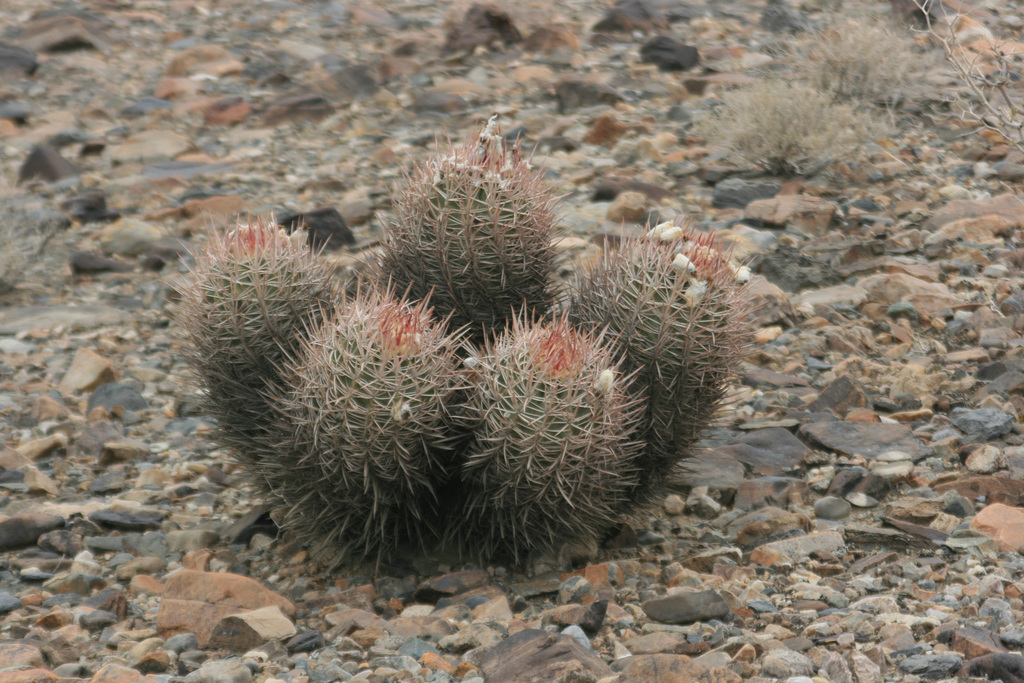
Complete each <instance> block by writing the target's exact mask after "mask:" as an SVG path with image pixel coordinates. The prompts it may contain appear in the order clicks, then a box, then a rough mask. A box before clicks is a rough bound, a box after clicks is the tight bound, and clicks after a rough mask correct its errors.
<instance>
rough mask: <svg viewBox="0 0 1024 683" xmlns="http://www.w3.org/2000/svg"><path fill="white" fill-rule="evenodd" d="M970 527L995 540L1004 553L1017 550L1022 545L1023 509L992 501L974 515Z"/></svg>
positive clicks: (1023, 533)
mask: <svg viewBox="0 0 1024 683" xmlns="http://www.w3.org/2000/svg"><path fill="white" fill-rule="evenodd" d="M971 528H972V529H974V530H975V531H980V532H981V533H983V534H985V535H986V536H988V537H989V538H991V539H992V540H993V541H995V542H996V545H998V546H999V549H1000V550H1002V551H1003V552H1004V553H1008V552H1014V553H1015V552H1018V551H1020V549H1021V547H1022V546H1024V509H1021V508H1016V507H1010V506H1009V505H1003V504H1002V503H993V504H992V505H988V506H986V507H985V508H984V509H982V511H981V512H979V513H978V514H977V515H975V516H974V519H972V520H971Z"/></svg>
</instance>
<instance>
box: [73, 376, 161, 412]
mask: <svg viewBox="0 0 1024 683" xmlns="http://www.w3.org/2000/svg"><path fill="white" fill-rule="evenodd" d="M148 407H149V404H148V403H146V399H144V398H142V394H140V393H139V390H138V389H136V388H135V387H134V386H132V385H131V384H127V383H124V382H107V383H106V384H101V385H99V386H98V387H96V389H94V390H93V392H92V394H91V395H90V396H89V407H88V409H87V410H88V412H90V413H91V412H92V411H93V409H94V408H105V409H107V410H109V411H114V410H116V409H118V408H121V409H123V410H145V409H146V408H148Z"/></svg>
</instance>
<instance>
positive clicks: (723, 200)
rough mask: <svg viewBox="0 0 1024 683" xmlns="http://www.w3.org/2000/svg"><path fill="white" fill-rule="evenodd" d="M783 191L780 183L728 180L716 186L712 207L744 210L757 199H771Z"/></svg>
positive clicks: (739, 179)
mask: <svg viewBox="0 0 1024 683" xmlns="http://www.w3.org/2000/svg"><path fill="white" fill-rule="evenodd" d="M781 189H782V185H781V184H780V183H773V182H753V181H750V180H744V179H743V178H726V179H725V180H723V181H722V182H720V183H718V184H717V185H715V191H714V193H713V194H712V195H711V206H713V207H715V208H716V209H744V208H746V206H747V204H749V203H750V202H752V201H754V200H755V199H771V198H772V197H774V196H775V195H777V194H778V193H779V190H781Z"/></svg>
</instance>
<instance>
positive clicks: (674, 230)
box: [658, 225, 683, 242]
mask: <svg viewBox="0 0 1024 683" xmlns="http://www.w3.org/2000/svg"><path fill="white" fill-rule="evenodd" d="M682 234H683V229H682V228H680V227H679V226H678V225H675V226H672V227H671V228H669V229H668V230H664V231H662V233H661V234H660V235H658V239H659V240H661V241H662V242H674V241H676V240H677V239H679V236H680V235H682Z"/></svg>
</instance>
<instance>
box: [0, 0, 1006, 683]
mask: <svg viewBox="0 0 1024 683" xmlns="http://www.w3.org/2000/svg"><path fill="white" fill-rule="evenodd" d="M943 8H945V9H943ZM957 10H962V11H963V12H965V13H966V14H967V17H968V18H967V19H962V18H961V17H958V16H956V11H957ZM930 14H931V15H932V16H931V18H932V19H933V21H934V24H935V25H934V26H933V29H934V31H933V33H932V34H929V33H927V31H926V30H925V29H923V28H921V24H920V22H918V23H917V24H915V23H914V20H915V16H914V15H915V8H914V7H913V6H911V5H908V4H907V3H906V2H903V1H901V0H894V1H893V2H892V3H890V2H874V1H873V0H840V1H832V2H825V0H803V1H800V0H791V1H788V2H786V1H783V2H779V1H777V0H771V1H770V2H767V3H765V2H762V1H761V0H723V1H714V0H707V1H706V2H700V0H694V1H693V2H680V1H677V0H627V1H626V2H623V3H621V4H618V5H613V4H611V3H608V2H600V3H591V2H582V1H580V0H565V1H563V2H559V3H548V2H540V1H538V0H524V1H522V2H518V3H508V4H500V3H499V4H494V5H479V6H471V5H469V4H468V3H444V2H430V1H425V0H395V1H393V2H387V1H385V0H377V1H374V0H364V1H363V2H360V3H357V2H347V1H346V2H342V1H338V0H331V1H323V2H320V1H312V0H268V1H244V0H222V1H219V0H205V1H200V2H192V1H188V2H186V1H182V0H82V1H81V2H67V3H64V2H59V3H58V2H54V3H40V2H35V1H33V0H5V2H4V3H2V4H0V177H2V178H3V179H4V180H5V185H4V186H3V189H2V190H0V225H2V226H3V228H2V230H3V235H4V241H5V242H6V244H4V245H3V246H2V249H3V251H4V254H3V255H0V264H3V265H4V270H2V271H0V283H2V284H3V285H4V289H5V291H4V292H3V293H2V294H0V425H2V427H0V435H2V440H3V443H2V450H0V683H15V682H17V683H29V682H31V683H36V682H49V681H62V682H68V683H70V682H73V681H75V682H77V681H90V682H92V683H141V682H149V683H156V682H159V683H171V682H174V681H187V682H189V683H222V682H230V683H247V682H249V681H256V682H258V683H282V682H290V683H304V682H307V681H313V682H322V683H327V682H329V681H349V680H360V681H361V680H365V681H374V682H377V683H383V682H384V681H431V682H435V683H444V682H451V681H481V680H483V681H486V682H487V683H509V682H520V681H521V682H527V681H537V682H540V681H552V682H555V681H560V682H564V683H583V682H586V681H590V682H600V683H613V682H614V683H631V682H651V683H670V682H675V681H707V682H712V681H714V682H721V683H724V682H726V681H739V680H757V681H770V680H782V681H789V682H790V683H807V682H809V681H815V682H822V681H831V682H833V683H840V682H842V683H846V682H852V683H878V682H880V681H883V680H902V681H920V680H942V679H953V678H956V677H966V678H974V679H988V680H1002V681H1004V682H1005V683H1010V682H1011V681H1013V682H1016V681H1022V680H1024V657H1022V655H1021V654H1020V648H1021V646H1024V624H1022V623H1021V622H1020V621H1018V620H1024V558H1022V557H1021V554H1020V549H1021V546H1022V545H1024V436H1022V435H1024V426H1022V422H1024V351H1022V348H1024V291H1022V287H1021V285H1022V283H1024V272H1022V269H1024V249H1022V245H1024V199H1022V197H1021V190H1022V188H1021V183H1022V181H1024V151H1022V148H1021V147H1020V146H1016V145H1015V144H1014V143H1015V142H1016V140H1015V138H1014V134H1013V133H1014V131H1013V130H1012V129H1006V128H1004V130H1003V132H1004V133H1005V134H1006V135H1005V136H1004V135H1001V134H1000V133H998V132H994V131H992V130H990V129H988V128H986V127H985V126H984V125H982V124H981V123H979V122H978V121H977V120H973V119H971V118H970V116H969V115H968V116H966V117H965V116H964V115H963V114H964V110H965V109H966V108H968V107H973V108H974V109H975V110H977V111H980V107H979V102H978V100H977V99H974V98H975V97H976V95H977V94H978V93H976V92H975V91H973V90H972V88H971V87H970V86H971V84H970V83H969V82H968V81H965V79H964V78H963V74H962V73H960V72H958V71H957V69H956V68H954V67H953V66H952V65H951V64H950V62H949V61H948V60H947V59H946V58H945V56H944V54H943V49H942V45H941V42H942V40H940V38H944V39H945V40H946V41H947V43H948V44H949V45H950V46H951V47H952V48H953V49H954V50H955V51H956V54H958V55H960V56H961V57H962V58H965V59H966V60H968V61H967V63H970V64H972V65H974V67H976V68H977V73H980V74H983V75H985V76H986V77H991V78H993V79H996V80H1001V82H1002V83H1003V86H1002V88H1001V89H999V88H989V89H985V88H984V87H982V94H986V95H988V96H989V97H991V98H993V100H994V101H996V102H997V106H998V103H999V102H1001V101H1002V100H1000V99H999V98H1001V97H1003V96H1004V95H1006V96H1007V97H1008V98H1009V100H1008V101H1010V102H1011V103H1012V102H1013V101H1016V99H1015V98H1017V97H1018V96H1019V91H1018V90H1017V86H1018V83H1019V81H1020V72H1019V71H1015V70H1014V69H1015V68H1017V66H1018V65H1017V62H1016V61H1015V60H1016V57H1015V55H1014V50H1015V49H1016V48H1017V47H1024V45H1021V44H1020V43H1017V42H1016V41H1017V40H1018V39H1019V38H1020V32H1021V30H1022V28H1024V11H1022V10H1021V8H1020V7H1019V6H1018V5H1017V4H1016V3H1014V2H1005V1H1003V0H992V2H988V3H982V2H979V3H978V4H977V5H976V6H975V7H966V6H961V5H960V4H958V3H955V2H950V3H948V4H947V5H939V4H938V3H934V4H933V5H932V6H931V12H930ZM918 18H919V17H918ZM915 26H916V28H915ZM942 27H946V28H945V29H943V28H942ZM942 30H946V33H942ZM847 40H849V41H852V42H849V43H844V42H843V41H847ZM844 44H852V45H854V48H853V49H852V51H851V50H850V49H847V50H846V52H843V53H842V54H843V55H846V57H844V59H853V58H852V57H851V56H850V55H851V54H852V55H853V56H854V57H856V56H858V55H870V58H869V59H868V60H867V61H868V62H869V63H871V64H873V65H876V66H878V67H879V68H878V70H877V71H870V70H869V71H870V73H869V74H868V81H869V82H868V83H867V86H868V87H867V89H866V90H865V88H863V87H860V86H858V87H857V88H854V89H853V90H851V91H849V92H846V91H843V92H840V91H839V90H836V89H835V88H834V87H833V89H832V90H828V87H830V85H829V84H830V81H829V78H827V77H823V76H822V65H828V64H830V63H831V62H829V61H828V57H829V55H830V54H833V52H829V49H830V46H838V45H844ZM861 61H862V62H863V61H864V60H861ZM841 63H843V64H845V62H841ZM1000 65H1003V66H1005V67H1006V69H1005V70H1003V71H1000V70H999V67H1000ZM829 68H832V67H829ZM833 75H834V73H833ZM825 76H828V74H827V73H826V74H825ZM871 79H874V80H871ZM765 83H775V84H778V83H810V84H811V85H813V86H814V87H816V88H819V90H821V89H824V91H825V92H828V93H829V96H828V97H825V99H824V100H821V101H818V100H815V101H816V102H818V104H817V105H815V106H818V107H819V109H816V110H813V111H815V112H819V113H813V112H812V115H810V116H809V117H804V118H809V119H810V123H809V124H806V125H809V126H810V128H808V130H818V129H817V128H815V126H818V128H820V127H821V125H822V124H823V123H828V122H830V121H839V120H842V121H846V120H847V119H844V118H842V117H851V116H854V117H859V118H856V121H857V122H858V125H859V126H861V125H862V126H863V127H862V128H857V129H856V130H859V131H861V130H862V131H864V132H862V133H860V134H858V136H856V139H854V140H852V141H849V140H845V133H848V132H849V131H852V130H854V128H853V127H852V125H853V124H850V126H847V125H846V124H843V127H842V128H831V129H830V128H828V127H827V126H826V127H825V128H824V129H822V130H824V131H825V134H824V136H822V135H818V139H817V140H816V141H815V142H814V146H812V148H811V150H810V152H809V153H806V154H805V153H801V154H800V155H798V156H800V163H799V164H796V165H792V166H788V167H787V166H786V164H782V165H781V166H780V165H778V164H776V165H774V166H773V165H772V164H764V163H761V164H760V165H759V164H758V163H757V162H759V161H764V160H763V159H759V158H745V157H744V153H743V152H744V150H745V149H747V150H749V143H747V144H748V146H747V147H744V146H743V144H742V143H741V142H737V140H738V135H737V130H736V125H732V128H730V124H736V123H737V121H741V122H742V126H741V127H740V129H741V130H740V132H744V133H746V132H753V133H756V134H759V135H760V134H763V135H765V136H768V137H769V138H770V137H771V136H772V135H781V134H782V133H784V132H786V131H787V130H790V129H792V128H793V127H795V126H796V125H797V124H796V123H795V121H796V120H797V119H796V118H793V117H784V118H783V120H782V122H781V123H780V122H779V121H775V122H774V123H773V122H772V121H771V120H770V118H771V117H770V116H769V113H770V112H771V111H774V110H773V109H772V106H773V105H771V104H770V103H766V102H765V101H764V100H763V99H762V100H758V99H757V98H753V97H751V98H749V99H747V100H739V99H735V98H736V97H737V96H738V95H741V94H742V93H758V92H763V91H759V90H757V88H758V87H759V86H760V85H763V84H765ZM833 85H834V83H833ZM802 87H805V88H806V87H810V86H802ZM787 92H791V99H794V100H796V99H799V97H804V95H801V93H804V92H805V91H797V90H793V91H787ZM816 92H817V91H816ZM798 96H799V97H798ZM759 97H762V98H764V97H765V96H764V95H763V94H762V95H759ZM730 98H733V99H730ZM778 99H779V98H778V96H776V98H775V101H776V102H777V101H778ZM800 101H803V100H800ZM737 103H740V105H742V106H740V105H738V104H737ZM730 107H732V108H730ZM737 107H739V108H737ZM836 107H840V108H838V109H837V108H836ZM1004 111H1005V110H1004ZM493 114H498V115H500V121H501V123H502V125H503V127H504V131H505V133H506V134H507V135H508V136H509V137H510V139H511V138H518V139H520V140H521V144H522V145H523V146H524V149H529V150H533V154H534V165H535V166H536V167H537V168H538V169H542V170H543V171H544V173H545V177H546V179H547V182H549V183H550V184H551V186H552V187H553V188H554V189H555V190H556V191H557V192H558V193H559V194H560V195H562V196H564V201H563V206H562V210H561V214H560V218H559V221H560V226H561V228H562V232H563V236H562V237H561V238H559V241H558V249H559V253H560V254H561V256H562V270H563V275H566V276H568V275H570V274H571V273H572V270H573V267H574V264H575V263H577V262H579V260H580V259H585V258H591V257H593V256H594V254H596V253H599V251H600V250H602V249H610V248H614V246H615V245H616V244H617V243H618V242H619V241H620V240H621V239H622V238H623V237H626V236H629V235H634V234H638V233H639V232H640V231H642V230H643V229H644V223H645V222H646V221H647V220H649V219H650V220H655V221H660V220H666V219H672V218H677V217H680V218H685V219H688V220H692V221H694V222H695V223H696V224H697V225H698V226H699V227H700V228H701V229H703V230H712V231H716V232H717V233H719V235H720V238H721V239H722V240H723V241H725V242H727V243H729V244H731V245H732V247H733V249H734V250H735V254H736V257H737V258H738V259H740V260H743V261H744V262H747V263H749V264H750V266H751V268H752V270H753V271H754V272H755V278H754V281H753V284H752V288H751V296H752V297H755V298H756V303H757V313H756V316H755V319H754V320H753V321H752V325H753V333H754V335H755V338H756V344H755V346H754V349H753V351H752V353H751V354H750V355H749V356H748V357H747V358H746V359H745V360H744V362H743V364H742V367H741V371H740V373H739V375H738V376H737V378H736V380H735V383H734V386H733V388H732V389H731V391H730V402H729V405H728V407H727V408H726V409H725V410H723V411H722V415H721V419H720V420H719V421H718V423H717V424H716V426H715V427H714V428H713V429H711V430H709V432H708V434H707V438H706V440H705V446H706V448H705V449H703V450H702V451H701V452H700V453H699V454H698V455H697V457H695V458H693V459H692V460H690V461H688V462H687V463H686V467H685V468H684V471H681V472H680V474H679V476H678V478H677V481H675V482H674V486H673V490H672V491H669V492H666V495H665V496H664V497H663V500H662V502H661V505H659V506H657V507H656V508H655V509H651V510H638V511H637V517H636V519H633V520H624V524H623V528H622V530H621V532H620V533H619V534H618V535H617V536H616V537H615V538H613V539H610V540H609V541H608V542H607V543H606V544H605V545H604V546H603V547H600V548H582V549H576V551H575V552H574V553H573V554H571V555H563V556H560V557H558V558H537V559H536V561H534V562H532V563H531V564H530V566H523V567H515V566H503V565H500V564H490V563H482V564H475V563H469V562H465V561H458V560H453V559H451V558H445V557H432V556H430V555H429V554H424V553H420V554H413V555H409V556H403V557H398V558H395V559H394V560H393V561H392V562H389V563H385V564H384V565H382V566H381V567H379V568H377V567H374V566H362V565H361V564H360V563H359V562H358V561H356V560H353V561H351V562H347V563H345V564H344V565H343V566H342V567H341V568H339V569H336V570H330V569H328V568H327V567H325V566H324V565H323V564H321V563H319V562H317V561H314V560H313V559H312V558H311V557H310V556H309V555H308V553H307V551H306V550H305V549H304V548H302V547H301V546H299V545H297V544H296V543H294V542H293V541H291V540H290V539H289V537H288V535H287V534H281V533H279V530H278V528H277V527H276V525H275V523H274V518H273V515H272V511H271V510H269V509H268V508H267V507H266V506H264V505H262V504H261V502H260V501H258V500H254V499H253V498H252V496H251V493H250V492H249V491H248V489H247V488H246V486H245V485H244V483H245V477H244V473H243V472H242V471H241V470H240V469H239V467H238V466H237V465H235V464H233V462H232V460H231V458H230V457H229V454H227V453H225V452H224V451H222V450H220V449H218V448H217V446H216V444H215V442H214V441H213V440H211V438H210V433H211V428H212V426H213V425H212V424H211V422H210V421H209V420H208V419H206V418H205V417H204V415H203V414H202V413H201V412H199V411H197V409H196V386H195V384H194V382H193V380H192V378H191V377H190V375H189V374H188V372H187V368H186V365H185V362H184V359H183V355H182V348H181V344H182V342H181V336H180V330H179V329H177V326H176V323H174V322H173V321H172V318H171V316H170V310H171V307H172V306H173V303H174V298H175V294H174V284H175V283H176V282H177V281H179V280H180V278H182V277H184V275H183V273H184V272H185V266H184V265H183V263H187V262H188V260H189V259H190V258H192V256H191V255H192V254H193V253H194V252H195V250H196V249H198V248H201V246H202V244H203V243H204V241H205V240H206V239H208V236H209V234H210V233H209V231H210V230H211V229H214V230H225V229H227V228H229V227H230V226H232V225H234V224H235V222H236V220H237V217H238V216H240V215H246V214H249V215H268V214H269V213H271V212H274V213H275V215H276V216H277V217H278V219H280V220H282V221H289V220H296V218H295V217H297V216H304V217H305V220H306V221H307V222H308V223H310V224H311V225H313V226H314V227H315V229H316V230H317V232H318V234H320V235H321V237H322V238H323V239H324V240H326V241H327V242H328V247H327V251H325V252H324V255H323V257H322V258H323V259H324V260H325V261H327V262H328V263H330V264H331V265H332V266H333V267H335V268H336V269H337V272H338V277H339V278H345V277H347V276H350V275H351V273H352V272H354V271H356V270H358V268H359V267H360V264H361V263H364V262H366V260H367V259H369V258H372V254H373V253H374V249H375V247H376V245H377V244H379V242H380V240H381V237H382V235H383V231H384V229H385V225H386V221H387V220H388V215H389V210H390V197H391V194H390V193H391V192H392V191H393V189H394V188H395V187H396V186H397V184H398V183H400V182H401V181H402V177H403V172H404V171H405V170H406V169H408V168H409V167H410V165H411V164H414V163H416V162H417V161H418V160H422V159H424V158H425V157H426V156H427V155H428V154H430V153H431V152H432V150H433V149H434V145H435V142H436V141H438V140H444V139H445V137H446V136H448V135H450V136H451V137H453V138H455V139H463V138H465V137H466V136H467V135H469V134H471V133H472V132H474V131H475V130H477V129H479V127H480V126H481V125H482V124H483V123H484V122H485V121H486V120H487V119H488V118H489V117H490V116H492V115H493ZM716 116H717V117H719V118H718V119H717V120H718V125H717V126H716V125H709V122H712V121H715V120H716V119H715V117H716ZM723 117H724V118H723ZM730 117H731V118H730ZM745 117H752V118H753V123H750V122H749V120H748V118H745ZM1011 118H1012V117H1011ZM849 120H850V121H854V119H852V118H851V119H849ZM989 121H990V122H993V121H994V120H993V119H992V118H991V116H989ZM995 122H996V123H998V122H997V121H995ZM801 125H805V124H801ZM762 127H763V128H762ZM868 131H869V132H868ZM819 133H820V131H819ZM816 134H818V133H816ZM808 135H809V134H808ZM808 139H809V138H808ZM840 142H843V144H842V145H839V143H840ZM826 143H835V144H826ZM826 152H827V153H826ZM788 154H789V153H787V154H784V155H782V157H781V158H782V159H783V161H785V160H786V159H789V158H790V157H789V156H788ZM747 156H749V154H748V155H747ZM766 167H767V170H766ZM780 172H788V173H790V175H778V173H780Z"/></svg>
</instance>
